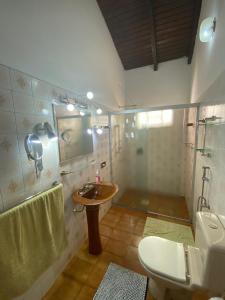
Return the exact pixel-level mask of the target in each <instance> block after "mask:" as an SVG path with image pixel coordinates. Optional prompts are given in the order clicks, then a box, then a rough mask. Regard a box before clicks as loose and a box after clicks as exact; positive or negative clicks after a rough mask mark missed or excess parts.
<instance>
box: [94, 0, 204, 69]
mask: <svg viewBox="0 0 225 300" xmlns="http://www.w3.org/2000/svg"><path fill="white" fill-rule="evenodd" d="M97 2H98V5H99V7H100V9H101V11H102V14H103V16H104V18H105V21H106V24H107V26H108V28H109V31H110V33H111V36H112V39H113V41H114V44H115V46H116V49H117V51H118V53H119V56H120V58H121V61H122V63H123V66H124V69H125V70H130V69H134V68H139V67H142V66H147V65H153V66H154V70H157V69H158V64H159V63H160V62H164V61H168V60H172V59H176V58H180V57H184V56H186V57H187V61H188V63H191V59H192V55H193V49H194V43H195V36H196V32H197V27H198V19H199V14H200V9H201V0H97Z"/></svg>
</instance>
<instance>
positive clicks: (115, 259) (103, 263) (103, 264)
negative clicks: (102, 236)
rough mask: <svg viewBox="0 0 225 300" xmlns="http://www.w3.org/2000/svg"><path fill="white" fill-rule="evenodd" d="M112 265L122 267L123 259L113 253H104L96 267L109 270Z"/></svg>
mask: <svg viewBox="0 0 225 300" xmlns="http://www.w3.org/2000/svg"><path fill="white" fill-rule="evenodd" d="M110 263H115V264H118V265H122V263H123V259H122V257H120V256H118V255H114V254H112V253H109V252H106V251H103V252H102V253H101V254H100V255H99V258H98V261H97V264H96V266H98V267H99V268H101V269H106V268H108V266H109V264H110Z"/></svg>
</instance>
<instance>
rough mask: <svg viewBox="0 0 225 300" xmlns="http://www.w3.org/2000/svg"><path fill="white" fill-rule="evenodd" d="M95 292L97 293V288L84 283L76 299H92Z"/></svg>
mask: <svg viewBox="0 0 225 300" xmlns="http://www.w3.org/2000/svg"><path fill="white" fill-rule="evenodd" d="M95 293H96V289H93V288H91V287H89V286H87V285H83V287H82V288H81V291H80V293H79V295H78V296H77V298H76V300H92V299H93V297H94V295H95ZM65 300H66V299H65Z"/></svg>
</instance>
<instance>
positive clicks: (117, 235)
mask: <svg viewBox="0 0 225 300" xmlns="http://www.w3.org/2000/svg"><path fill="white" fill-rule="evenodd" d="M111 238H112V239H113V240H117V241H121V242H123V243H125V244H127V245H129V244H130V243H131V239H132V235H131V234H130V233H128V232H126V231H122V230H119V229H113V232H112V236H111Z"/></svg>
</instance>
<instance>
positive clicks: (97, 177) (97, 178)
mask: <svg viewBox="0 0 225 300" xmlns="http://www.w3.org/2000/svg"><path fill="white" fill-rule="evenodd" d="M100 181H101V178H100V172H99V169H97V171H96V175H95V182H96V183H97V184H98V183H100Z"/></svg>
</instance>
